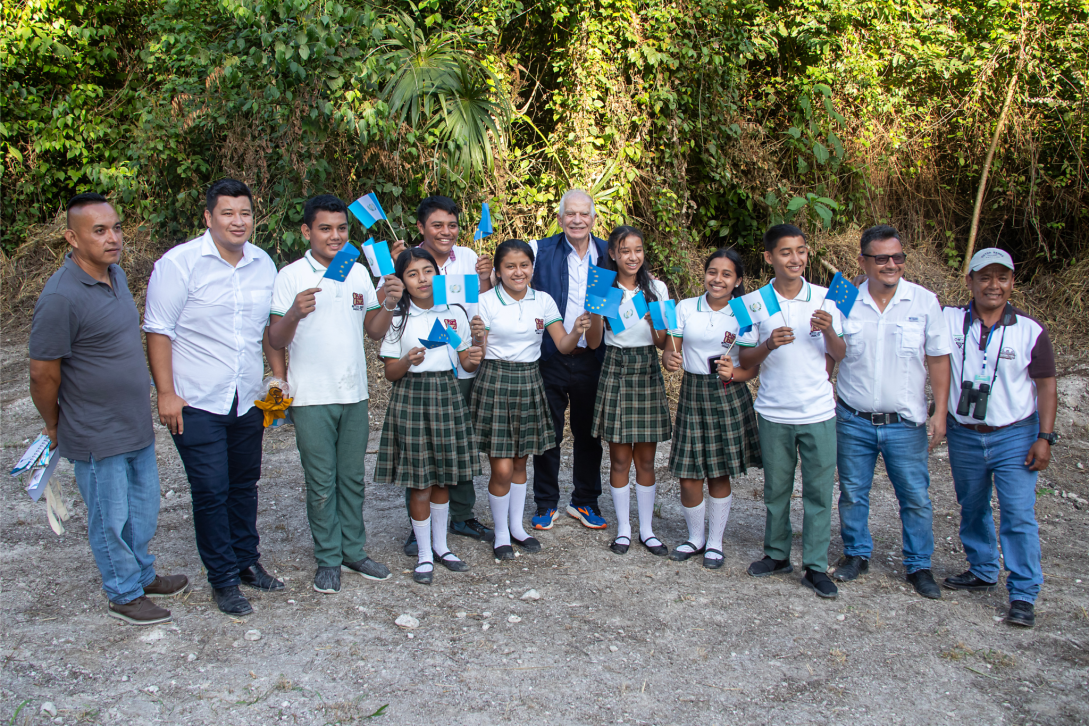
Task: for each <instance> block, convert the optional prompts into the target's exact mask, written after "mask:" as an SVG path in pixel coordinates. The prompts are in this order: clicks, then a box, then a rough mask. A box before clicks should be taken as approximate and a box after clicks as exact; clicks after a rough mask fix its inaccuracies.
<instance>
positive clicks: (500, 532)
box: [488, 492, 510, 548]
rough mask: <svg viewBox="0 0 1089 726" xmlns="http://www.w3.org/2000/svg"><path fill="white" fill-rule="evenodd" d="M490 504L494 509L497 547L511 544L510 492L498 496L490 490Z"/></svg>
mask: <svg viewBox="0 0 1089 726" xmlns="http://www.w3.org/2000/svg"><path fill="white" fill-rule="evenodd" d="M488 506H490V507H491V509H492V521H493V525H492V526H493V527H494V528H495V543H494V544H493V545H492V547H493V548H495V547H503V546H504V545H505V546H507V547H509V546H510V523H509V520H510V493H509V492H508V493H507V494H504V495H503V496H501V497H497V496H495V495H494V494H492V493H491V492H488Z"/></svg>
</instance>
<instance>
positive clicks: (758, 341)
mask: <svg viewBox="0 0 1089 726" xmlns="http://www.w3.org/2000/svg"><path fill="white" fill-rule="evenodd" d="M772 282H773V283H774V282H775V280H774V279H773V280H772ZM772 289H773V290H775V288H774V286H773V287H772ZM827 294H828V288H825V287H821V286H819V285H810V284H809V282H808V281H806V280H802V289H801V291H800V292H799V293H798V296H797V297H796V298H794V299H793V300H787V299H786V298H785V297H783V296H782V295H780V294H779V291H778V290H775V297H776V299H777V300H778V301H779V308H780V312H778V313H776V314H775V315H772V316H771V317H770V318H768V319H767V320H765V321H763V322H761V323H757V324H756V325H754V326H753V329H752V330H750V331H749V332H748V333H746V334H745V335H744V336H742V337H741V339H740V340H738V341H737V344H738V345H741V346H745V347H755V346H757V345H764V344H765V343H766V341H767V340H768V338H770V337H771V333H772V331H773V330H775V329H776V328H781V327H783V326H784V325H785V326H786V327H788V328H792V329H793V330H794V342H793V343H790V344H789V345H783V346H780V347H778V348H776V349H775V350H773V351H771V353H769V354H768V357H767V358H765V359H764V362H763V363H761V364H760V388H759V389H758V390H757V393H756V403H755V404H754V405H753V408H755V409H756V412H757V413H759V414H760V415H761V416H763V417H764V418H766V419H767V420H768V421H772V422H774V423H783V424H811V423H819V422H820V421H827V420H828V419H830V418H832V417H833V416H835V415H836V398H835V394H834V393H833V391H832V382H831V381H829V380H828V370H827V369H826V368H825V360H824V356H825V353H826V350H825V345H824V334H823V333H821V332H820V331H819V330H810V327H809V320H810V318H812V317H813V313H815V312H817V310H820V309H822V306H823V309H824V310H825V311H826V312H828V313H830V314H831V315H832V329H833V330H834V331H835V332H836V334H837V335H843V324H842V322H841V320H840V314H839V308H837V307H836V306H835V304H834V303H828V304H827V305H824V302H825V300H824V298H825V296H826V295H827Z"/></svg>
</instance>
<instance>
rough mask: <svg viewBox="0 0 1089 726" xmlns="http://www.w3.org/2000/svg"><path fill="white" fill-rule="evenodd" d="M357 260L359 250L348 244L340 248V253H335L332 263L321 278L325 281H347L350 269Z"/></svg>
mask: <svg viewBox="0 0 1089 726" xmlns="http://www.w3.org/2000/svg"><path fill="white" fill-rule="evenodd" d="M358 259H359V250H357V249H356V248H355V245H353V244H352V243H351V242H349V243H348V244H346V245H344V246H343V247H341V248H340V252H337V253H336V256H335V257H333V261H332V262H330V263H329V269H327V270H326V271H325V275H324V276H323V277H324V278H325V279H327V280H336V281H337V282H344V281H345V280H347V279H348V275H349V273H351V271H352V267H353V266H354V265H355V261H356V260H358Z"/></svg>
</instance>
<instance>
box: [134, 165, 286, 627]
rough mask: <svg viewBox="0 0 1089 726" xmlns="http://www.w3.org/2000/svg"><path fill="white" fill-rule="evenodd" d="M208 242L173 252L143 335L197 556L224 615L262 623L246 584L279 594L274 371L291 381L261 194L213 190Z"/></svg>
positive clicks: (158, 280)
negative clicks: (270, 406)
mask: <svg viewBox="0 0 1089 726" xmlns="http://www.w3.org/2000/svg"><path fill="white" fill-rule="evenodd" d="M204 222H205V224H207V225H208V229H207V230H206V231H205V233H204V234H202V235H201V236H200V237H197V238H196V239H192V240H189V241H188V242H186V243H185V244H180V245H178V246H177V247H174V248H173V249H171V250H169V251H168V252H167V253H166V254H165V255H163V256H162V257H161V258H159V261H158V262H156V263H155V269H154V271H153V272H152V273H151V280H150V282H148V286H147V304H146V306H145V310H144V332H145V333H147V357H148V363H149V364H150V365H151V375H152V377H153V378H154V379H155V388H156V390H157V391H158V400H159V421H160V422H161V423H162V424H163V425H164V426H166V427H167V428H168V429H170V433H171V434H172V435H173V437H174V445H175V446H176V447H177V449H178V455H179V456H180V457H181V460H182V464H184V465H185V473H186V476H188V477H189V488H190V490H191V491H192V495H193V528H194V530H195V531H196V537H197V552H199V553H200V559H201V561H202V562H203V563H204V568H205V570H207V572H208V582H209V584H211V586H212V595H213V597H214V598H215V601H216V605H218V606H219V609H220V610H221V611H223V612H224V613H227V614H228V615H248V614H250V613H251V612H253V608H252V607H251V606H250V603H249V600H247V599H246V597H245V596H244V595H243V594H242V593H241V592H240V591H239V589H238V586H239V584H244V585H248V586H249V587H252V588H255V589H258V590H265V591H269V590H282V589H283V587H284V583H282V582H280V581H279V580H277V579H275V578H274V577H273V576H272V575H270V574H269V573H268V572H266V571H265V569H264V568H263V567H262V566H261V563H260V562H258V559H259V558H260V556H261V554H260V552H258V550H257V545H258V542H259V541H260V538H259V537H258V535H257V480H258V479H260V478H261V440H262V438H263V437H264V431H265V429H264V415H263V414H262V412H261V409H259V408H257V407H256V406H254V405H253V402H254V401H255V400H259V399H262V398H264V397H265V391H264V389H263V388H262V386H261V380H262V378H263V376H264V372H265V366H264V362H263V361H262V360H261V353H262V349H263V350H264V354H265V357H267V358H268V361H269V365H270V366H271V367H272V372H273V374H274V375H276V376H277V377H283V375H284V371H283V353H282V352H281V351H276V350H273V348H272V347H271V346H269V345H268V335H267V333H266V330H265V328H266V326H267V325H268V316H269V307H270V303H271V301H272V284H273V282H274V281H275V280H276V265H275V264H274V263H273V262H272V258H271V257H269V256H268V254H267V253H266V252H265V251H264V250H262V249H261V248H259V247H256V246H254V245H253V244H251V243H250V242H249V239H250V235H251V234H252V233H253V195H252V194H251V193H250V189H249V187H247V186H246V185H245V184H243V183H242V182H240V181H235V180H234V179H221V180H219V181H217V182H216V183H214V184H212V186H211V187H209V188H208V193H207V195H206V208H205V210H204Z"/></svg>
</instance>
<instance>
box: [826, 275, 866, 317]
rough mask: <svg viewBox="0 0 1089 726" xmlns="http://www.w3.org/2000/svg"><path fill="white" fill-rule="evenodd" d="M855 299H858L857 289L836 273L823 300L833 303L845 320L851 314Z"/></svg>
mask: <svg viewBox="0 0 1089 726" xmlns="http://www.w3.org/2000/svg"><path fill="white" fill-rule="evenodd" d="M856 298H858V288H857V287H855V286H854V285H852V284H851V282H850V281H849V280H848V279H847V278H846V277H844V276H843V275H842V274H840V273H838V272H837V273H836V276H835V277H833V278H832V284H830V285H829V286H828V294H827V295H826V296H825V298H824V299H825V300H831V301H832V302H834V303H835V304H836V307H837V308H839V311H840V312H841V313H843V317H845V318H846V317H847V316H849V315H850V314H851V308H853V307H854V306H855V299H856Z"/></svg>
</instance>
